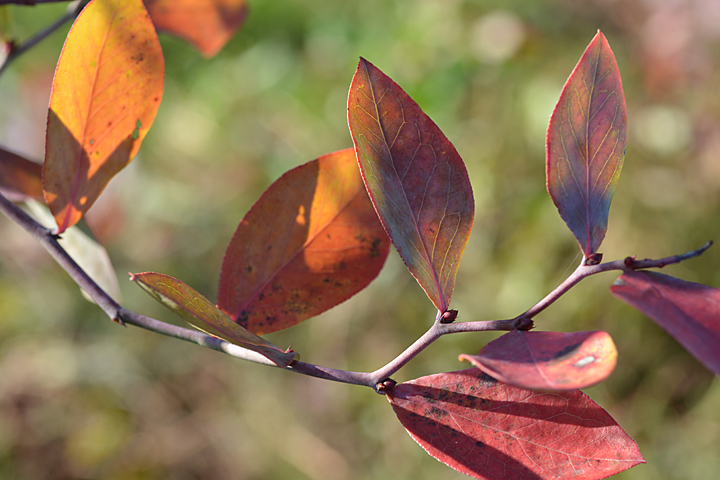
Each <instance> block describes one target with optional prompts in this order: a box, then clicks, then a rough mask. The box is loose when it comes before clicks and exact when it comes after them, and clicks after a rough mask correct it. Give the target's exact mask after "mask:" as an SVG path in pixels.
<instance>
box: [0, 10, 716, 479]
mask: <svg viewBox="0 0 720 480" xmlns="http://www.w3.org/2000/svg"><path fill="white" fill-rule="evenodd" d="M63 9H64V6H63V5H44V6H38V7H18V6H11V7H6V8H5V9H4V10H0V18H3V20H2V23H0V24H2V25H3V27H2V28H4V29H5V31H4V35H5V37H6V38H14V39H19V40H23V39H25V38H27V37H29V36H30V35H31V34H32V33H33V32H35V31H37V30H38V29H40V28H41V27H43V26H45V25H46V24H49V23H50V22H51V21H53V20H54V19H55V18H57V17H58V16H59V15H60V12H62V11H63ZM250 9H251V11H250V15H249V17H248V20H247V23H246V25H245V26H244V27H243V28H242V29H241V30H240V32H239V33H238V34H237V35H236V36H235V37H234V38H233V40H232V41H231V42H230V43H229V44H228V45H227V47H225V48H224V49H223V50H222V51H221V52H220V54H219V55H218V56H217V57H215V58H213V59H211V60H205V59H203V58H202V57H201V56H200V55H199V54H198V53H196V52H195V51H194V50H193V48H192V47H190V46H189V45H188V44H186V43H185V42H183V41H181V40H178V39H176V38H171V37H169V36H165V35H163V36H161V41H162V44H163V49H164V52H165V54H166V62H167V67H166V68H167V72H166V74H167V76H166V87H165V94H164V98H163V104H162V106H161V108H160V111H159V113H158V116H157V119H156V121H155V124H154V126H153V128H152V129H151V130H150V133H149V134H148V136H147V138H146V140H145V142H144V144H143V147H142V148H141V150H140V154H139V155H138V157H137V158H136V159H135V160H134V161H133V163H132V164H131V165H130V167H128V168H127V169H126V170H125V171H123V172H122V173H121V174H120V175H118V177H117V178H115V179H114V180H113V181H112V183H111V185H110V186H109V188H108V189H107V190H106V192H105V194H104V195H103V196H102V197H101V199H100V200H99V201H98V202H97V204H96V205H95V206H94V207H93V209H92V210H91V213H90V215H89V217H88V223H89V224H90V226H91V227H92V228H93V229H94V230H95V232H96V234H97V235H98V237H99V238H100V239H101V241H102V243H103V244H104V245H105V246H106V247H107V249H108V251H109V254H110V256H111V258H112V260H113V262H114V264H115V267H116V270H117V272H118V273H119V276H120V282H121V288H122V294H123V305H125V306H126V307H127V308H130V309H132V310H135V311H137V312H140V313H144V314H147V315H151V316H155V317H157V318H160V319H163V320H166V321H169V322H177V319H176V318H174V317H173V315H172V314H171V313H170V312H168V311H165V310H163V309H162V307H161V306H159V305H157V304H155V302H154V301H153V300H152V299H150V297H148V296H146V295H145V294H144V293H142V292H141V291H140V290H139V289H138V288H137V287H135V286H134V285H132V284H131V283H130V282H128V281H126V277H125V273H124V272H127V271H131V272H140V271H146V270H153V271H158V272H162V273H167V274H169V275H173V276H176V277H178V278H180V279H182V280H184V281H185V282H187V283H188V284H190V285H192V286H193V287H194V288H196V289H197V290H199V291H201V292H203V293H204V294H205V295H206V296H208V297H209V298H211V299H215V296H216V291H217V278H218V275H219V270H220V264H221V262H222V257H223V252H224V249H225V247H226V246H227V244H228V242H229V240H230V237H231V235H232V233H233V232H234V230H235V228H236V226H237V223H238V222H239V220H240V219H241V218H242V216H243V215H244V214H245V212H246V211H247V210H248V209H249V208H250V206H251V205H252V204H253V202H254V201H255V200H256V199H257V197H258V196H259V195H260V194H261V193H262V191H263V190H264V189H265V188H267V186H268V185H269V184H270V183H271V182H272V181H273V180H275V179H276V178H277V177H278V176H279V175H281V174H282V173H283V172H284V171H286V170H288V169H290V168H292V167H295V166H297V165H299V164H301V163H304V162H306V161H309V160H311V159H313V158H316V157H318V156H320V155H322V154H324V153H328V152H330V151H334V150H338V149H342V148H346V147H349V146H351V145H352V142H351V139H350V135H349V133H348V128H347V120H346V108H347V107H346V98H347V91H348V87H349V84H350V80H351V78H352V76H353V73H354V71H355V67H356V64H357V60H358V57H359V56H363V57H365V58H367V59H368V60H369V61H371V62H373V63H374V64H375V65H376V66H378V67H379V68H380V69H382V70H383V71H384V72H385V73H386V74H388V75H389V76H390V77H391V78H393V79H394V80H395V81H396V82H398V83H399V84H400V85H401V86H402V87H403V88H404V89H405V90H406V91H407V92H408V93H409V94H410V95H411V96H412V97H413V98H414V99H415V100H416V101H417V102H418V103H419V104H420V106H421V107H422V108H423V109H424V110H425V112H426V113H428V114H429V115H430V117H431V118H432V119H433V120H434V121H435V122H436V123H437V124H438V125H439V126H440V128H441V129H442V130H443V131H444V132H445V134H446V135H447V136H448V138H449V139H450V140H451V141H452V142H453V143H454V144H455V146H456V147H457V149H458V151H459V152H460V154H461V155H462V157H463V159H464V160H465V162H466V164H467V167H468V170H469V173H470V179H471V181H472V184H473V188H474V192H475V200H476V218H475V226H474V231H473V234H472V237H471V239H470V243H469V244H468V247H467V249H466V251H465V255H464V257H463V262H462V265H461V267H460V271H459V275H458V279H457V287H456V290H455V294H454V297H453V305H452V306H453V307H454V308H457V309H459V310H460V319H461V320H486V319H500V318H509V317H513V316H515V315H517V314H519V313H520V312H522V311H523V310H525V309H526V308H528V307H530V306H531V305H533V304H534V303H535V302H537V301H538V300H539V299H540V298H542V296H544V295H545V294H546V293H547V292H549V291H550V290H552V289H553V288H554V287H555V286H556V285H557V284H558V283H560V282H561V281H562V280H563V279H564V278H565V276H566V275H567V274H569V272H571V271H572V269H573V268H574V267H575V265H576V264H577V262H578V261H579V260H580V257H579V256H578V254H577V251H578V248H577V245H576V243H575V240H574V239H573V237H572V235H571V234H570V233H569V231H568V230H567V229H566V227H565V225H564V224H563V223H562V221H561V219H560V218H559V216H558V214H557V212H556V211H555V208H554V206H553V205H552V202H551V201H550V199H549V197H548V195H547V193H546V190H545V176H544V135H545V129H546V127H547V121H548V119H549V116H550V114H551V112H552V109H553V106H554V104H555V102H556V101H557V98H558V96H559V94H560V90H561V88H562V85H563V84H564V82H565V80H566V79H567V76H568V75H569V74H570V72H571V70H572V68H573V67H574V66H575V64H576V62H577V61H578V59H579V58H580V55H581V54H582V52H583V50H584V49H585V47H586V45H587V44H588V43H589V42H590V40H591V39H592V37H593V36H594V35H595V32H596V30H597V29H598V28H600V29H602V31H603V33H604V34H605V35H606V36H607V38H608V40H609V42H610V45H611V47H612V48H613V50H614V52H615V55H616V56H617V60H618V63H619V66H620V71H621V74H622V76H623V82H624V87H625V94H626V97H627V105H628V117H629V135H628V147H627V156H626V162H625V167H624V169H623V173H622V176H621V178H620V183H619V185H618V188H617V190H616V192H615V198H614V200H613V205H612V209H611V214H610V224H609V231H608V235H607V238H606V240H605V242H604V244H603V247H602V249H601V251H602V252H603V253H604V254H605V259H606V260H611V259H618V258H623V257H624V256H627V255H638V257H640V258H643V257H660V256H666V255H671V254H675V253H680V252H684V251H687V250H691V249H694V248H696V247H698V246H700V245H702V244H703V243H704V242H705V241H707V240H708V239H715V240H720V222H719V221H718V215H719V214H720V158H719V157H720V90H718V88H717V85H718V84H720V4H718V2H717V1H715V0H674V1H662V0H622V1H621V0H592V1H586V2H578V1H576V0H553V1H550V0H548V1H543V2H541V1H527V0H510V1H501V0H484V1H460V0H443V1H440V0H415V1H387V0H364V1H331V0H324V1H323V0H310V1H307V0H305V1H301V0H274V1H267V0H255V1H253V2H252V3H251V4H250ZM2 16H4V17H2ZM66 33H67V28H65V29H62V30H61V31H59V32H57V33H56V34H54V35H53V36H52V37H51V38H50V39H48V40H46V41H45V42H44V43H42V44H41V45H40V46H38V47H37V48H36V49H34V50H33V51H31V52H29V53H28V54H26V55H25V56H24V57H22V58H21V59H20V60H19V61H18V62H16V63H14V64H13V65H12V67H11V68H10V69H9V70H8V71H7V72H5V74H4V75H3V76H2V78H0V144H1V145H3V146H4V147H6V148H9V149H11V150H14V151H17V152H19V153H22V154H25V155H26V156H28V157H29V158H33V159H37V160H40V159H41V158H42V157H43V151H44V126H45V121H46V115H47V102H48V95H49V89H50V84H51V81H52V74H53V69H54V65H55V63H56V61H57V57H58V55H59V52H60V49H61V47H62V42H63V39H64V36H65V35H66ZM718 266H720V249H719V248H718V247H717V246H716V247H713V248H711V249H710V250H709V251H708V252H707V253H706V254H705V255H704V256H703V257H701V258H700V259H695V260H692V261H688V262H685V263H683V264H681V265H676V266H672V267H668V268H667V269H665V272H664V273H668V274H670V275H674V276H678V277H681V278H684V279H687V280H692V281H698V282H703V283H707V284H709V285H713V286H715V287H720V269H718ZM615 276H616V275H615V274H614V273H610V274H605V275H602V276H598V277H593V278H590V279H587V280H585V281H584V282H583V283H582V284H580V285H579V286H578V287H576V288H574V289H573V290H572V291H571V292H570V293H568V294H567V295H565V297H563V298H562V299H561V300H560V301H559V302H558V303H557V304H555V305H553V306H552V307H551V308H550V309H549V310H547V311H546V312H544V313H543V314H541V315H540V316H539V317H538V318H537V319H536V320H537V325H538V327H539V328H540V329H544V330H562V331H572V330H589V329H604V330H607V331H608V332H610V334H611V335H612V336H613V338H614V339H615V342H616V344H617V347H618V350H619V359H618V367H617V369H616V370H615V372H614V373H613V375H612V376H611V377H610V379H609V380H608V381H606V382H604V383H603V384H601V385H599V386H597V387H594V388H591V389H588V390H587V393H588V394H589V395H590V396H591V397H592V398H593V399H594V400H595V401H597V402H598V403H599V404H600V405H601V406H603V407H604V408H605V409H607V410H608V411H609V412H610V413H611V414H612V415H613V416H614V418H615V419H616V420H617V421H618V422H619V423H620V425H621V426H623V427H624V428H625V429H626V431H627V432H628V433H629V434H630V435H631V436H632V437H633V438H634V439H635V440H636V441H637V442H638V444H639V445H640V449H641V452H642V454H643V455H644V456H645V458H646V460H647V461H648V463H647V465H641V466H638V467H635V468H633V469H631V470H629V471H627V472H624V473H622V474H620V475H618V476H617V477H616V478H619V479H633V480H635V479H653V480H658V479H703V480H705V479H708V478H711V477H713V476H714V475H717V472H718V471H720V456H718V446H719V445H720V410H719V409H718V405H720V382H718V381H717V380H716V379H715V377H714V376H713V375H712V374H711V373H710V372H709V371H708V370H706V369H705V368H704V367H703V366H702V365H700V364H699V363H698V362H697V361H696V360H695V359H694V358H693V357H691V356H690V355H689V354H688V353H686V352H685V351H684V350H683V349H682V348H681V347H680V346H679V345H678V344H677V343H676V342H675V341H674V340H673V339H672V338H671V337H669V336H668V335H667V334H665V333H664V332H663V331H662V330H661V329H660V328H659V327H657V326H656V325H655V324H653V323H652V322H651V321H650V320H648V319H647V318H645V317H644V316H642V315H641V314H639V313H637V312H635V311H634V310H632V309H631V308H630V307H628V306H626V305H624V304H623V303H621V302H620V301H617V300H615V299H613V298H612V297H611V296H610V295H609V293H608V290H607V287H608V286H609V285H610V284H611V283H612V281H613V279H614V278H615ZM434 314H435V313H434V311H433V308H432V305H431V304H430V302H429V301H428V300H427V299H426V298H425V296H424V294H423V292H422V291H421V289H420V288H419V287H418V286H417V284H416V283H415V282H414V280H413V279H412V278H411V277H410V275H409V274H408V273H407V271H406V270H405V268H404V266H403V265H402V262H401V261H400V260H399V257H398V256H397V254H396V253H395V252H392V253H391V256H390V258H389V259H388V262H387V265H386V267H385V269H384V270H383V272H382V273H381V275H380V277H379V278H378V279H377V280H375V282H373V284H371V286H370V287H369V288H368V289H367V290H365V291H363V292H361V293H360V294H359V295H357V296H356V297H354V298H353V299H351V300H350V301H348V302H346V303H345V304H343V305H341V306H338V307H336V308H334V309H332V310H331V311H329V312H327V313H325V314H323V315H321V316H319V317H317V318H315V319H312V320H309V321H307V322H305V323H303V324H301V325H299V326H297V327H294V328H292V329H290V330H288V331H285V332H280V333H277V334H273V335H271V336H270V337H271V340H272V341H273V342H275V343H276V344H278V345H281V346H287V345H290V344H292V346H293V348H294V349H295V350H296V351H298V352H300V354H301V356H302V358H303V360H305V361H308V362H313V363H319V364H322V365H328V366H334V367H338V368H347V369H353V370H373V369H375V368H377V367H379V366H381V365H383V364H385V363H386V362H387V361H389V360H390V359H391V358H393V357H394V356H395V355H396V354H398V353H399V352H400V351H401V350H402V349H404V348H405V347H406V346H407V345H409V344H410V343H411V342H412V341H413V340H415V339H416V338H417V337H418V336H419V335H421V334H422V333H423V332H424V331H425V329H426V328H427V327H428V326H429V325H430V324H431V323H432V320H433V318H434ZM496 336H497V335H495V334H466V335H455V336H451V337H446V338H443V339H441V340H440V341H438V342H436V343H435V344H434V345H432V346H431V347H430V348H428V349H427V350H426V351H425V352H423V353H422V354H421V355H420V356H419V357H418V358H416V359H415V360H414V361H413V362H412V363H410V364H409V365H408V366H407V367H405V368H404V369H403V370H401V371H400V372H399V373H398V375H397V376H396V379H397V380H399V381H404V380H408V379H411V378H415V377H418V376H422V375H428V374H432V373H437V372H442V371H450V370H459V369H463V368H467V367H468V365H467V364H462V363H460V362H458V361H457V355H458V354H459V353H463V352H466V353H476V352H477V351H478V350H479V349H480V348H481V347H482V345H484V344H485V343H487V342H488V341H490V340H492V339H493V338H495V337H496ZM386 403H387V402H386V400H385V398H383V397H382V396H378V395H376V394H375V393H373V392H372V391H370V390H369V389H367V388H360V387H353V386H347V385H341V384H333V383H331V382H324V381H320V380H315V379H311V378H307V377H302V376H299V375H292V374H290V373H287V372H283V371H280V370H275V369H271V368H267V367H262V366H258V365H254V364H246V363H243V362H241V361H239V360H236V359H233V358H231V357H227V356H225V355H222V354H219V353H217V352H214V351H210V350H207V349H203V348H201V347H198V346H195V345H192V344H187V343H184V342H181V341H178V340H174V339H170V338H165V337H162V336H159V335H155V334H152V333H149V332H146V331H143V330H139V329H136V328H133V327H128V328H122V327H120V326H118V325H117V324H114V323H112V322H110V321H109V320H108V319H107V318H106V317H105V316H104V314H103V313H102V312H101V311H100V310H99V309H98V308H97V307H95V306H94V305H92V304H90V303H88V302H86V301H85V300H83V298H82V296H81V295H80V293H79V291H78V289H77V287H76V286H75V285H74V284H73V282H72V281H70V279H69V278H68V277H67V275H66V274H65V273H64V272H63V271H62V270H61V269H60V268H59V267H57V266H56V265H55V264H54V263H53V262H52V261H51V260H50V258H49V256H48V255H47V254H46V253H45V252H44V250H42V248H41V247H40V246H39V244H37V243H36V242H34V241H33V240H32V239H31V238H30V237H29V236H28V235H26V234H25V233H24V232H23V231H22V230H21V229H20V228H19V227H17V226H15V225H14V224H11V223H10V222H9V221H8V220H7V219H6V218H5V217H0V478H8V479H64V478H88V479H95V478H98V479H99V478H102V479H109V480H125V479H127V480H129V479H178V480H185V479H286V478H293V479H323V480H325V479H328V480H351V479H370V478H373V479H376V478H383V479H384V478H392V479H430V478H432V479H438V478H447V479H452V478H464V477H463V476H462V475H460V474H458V473H456V472H454V471H452V470H450V469H448V468H447V467H445V466H444V465H442V464H440V463H439V462H437V461H435V460H434V459H432V458H431V457H429V456H428V455H427V454H426V453H425V452H424V451H423V450H422V449H421V448H419V447H418V446H417V445H416V444H415V443H414V442H413V441H412V440H411V439H410V438H409V437H408V436H407V435H406V433H405V431H404V429H403V428H402V427H401V425H400V424H399V423H398V422H397V421H396V420H395V417H394V415H393V413H392V411H391V409H390V407H389V406H388V405H387V404H386Z"/></svg>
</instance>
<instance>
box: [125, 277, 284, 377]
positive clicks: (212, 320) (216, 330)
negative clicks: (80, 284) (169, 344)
mask: <svg viewBox="0 0 720 480" xmlns="http://www.w3.org/2000/svg"><path fill="white" fill-rule="evenodd" d="M130 280H132V281H133V282H135V283H137V284H138V285H139V286H140V287H141V288H142V289H143V290H145V291H146V292H147V293H148V294H149V295H150V296H151V297H153V298H154V299H155V300H157V301H158V302H160V303H162V304H163V305H164V306H166V307H167V308H169V309H170V310H172V311H173V312H175V313H176V314H177V315H179V316H180V317H181V318H182V319H183V320H185V321H186V322H188V323H189V324H191V325H193V326H195V327H197V328H198V329H200V330H202V331H203V332H206V333H209V334H210V335H214V336H216V337H218V338H222V339H224V340H227V341H228V342H230V343H234V344H235V345H239V346H241V347H244V348H247V349H249V350H253V351H255V352H258V353H261V354H263V355H265V356H266V357H267V358H269V359H270V360H272V361H273V362H275V363H276V364H277V365H280V366H288V365H290V363H291V362H292V360H293V359H294V358H295V354H294V353H292V352H284V351H283V350H281V349H280V348H278V347H276V346H275V345H273V344H272V343H270V342H268V341H267V340H265V339H264V338H262V337H258V336H257V335H255V334H254V333H252V332H251V331H249V330H247V329H245V328H243V327H241V326H240V325H238V324H237V323H235V322H233V321H232V319H231V318H230V317H228V316H227V315H225V313H223V312H222V311H220V310H219V309H218V308H217V307H216V306H215V305H213V304H212V302H210V300H208V299H207V298H205V297H204V296H202V295H201V294H200V293H198V292H197V291H195V290H194V289H192V288H191V287H189V286H188V285H187V284H185V283H183V282H181V281H180V280H178V279H176V278H173V277H170V276H168V275H163V274H160V273H154V272H146V273H138V274H131V275H130Z"/></svg>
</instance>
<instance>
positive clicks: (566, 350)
mask: <svg viewBox="0 0 720 480" xmlns="http://www.w3.org/2000/svg"><path fill="white" fill-rule="evenodd" d="M580 345H582V343H576V344H575V345H568V346H567V347H565V348H563V349H562V350H560V351H559V352H557V353H556V354H555V355H554V356H553V357H552V360H557V359H558V358H562V357H564V356H566V355H569V354H570V353H573V352H574V351H575V350H577V349H578V348H579V347H580Z"/></svg>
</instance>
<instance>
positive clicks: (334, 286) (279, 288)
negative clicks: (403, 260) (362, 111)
mask: <svg viewBox="0 0 720 480" xmlns="http://www.w3.org/2000/svg"><path fill="white" fill-rule="evenodd" d="M389 249H390V241H389V239H388V238H387V235H386V234H385V231H384V230H383V228H382V225H380V221H379V220H378V218H377V215H376V214H375V210H374V209H373V207H372V204H371V203H370V199H369V198H368V195H367V192H366V191H365V188H364V187H363V183H362V180H361V178H360V172H359V171H358V168H357V163H356V162H355V153H354V152H353V150H352V149H350V148H348V149H345V150H340V151H338V152H334V153H331V154H328V155H325V156H322V157H320V158H318V159H316V160H313V161H311V162H309V163H306V164H305V165H301V166H300V167H297V168H295V169H293V170H291V171H289V172H287V173H286V174H285V175H283V176H282V177H280V178H279V179H278V180H277V181H276V182H275V183H273V184H272V185H271V186H270V188H268V189H267V191H266V192H265V193H264V194H263V195H262V196H261V197H260V199H259V200H258V201H257V203H256V204H255V205H254V206H253V207H252V209H250V211H249V212H248V213H247V215H246V216H245V218H243V220H242V221H241V222H240V225H238V228H237V230H236V232H235V235H234V236H233V238H232V240H231V242H230V245H229V246H228V249H227V251H226V253H225V259H224V260H223V266H222V272H221V275H220V286H219V288H218V306H219V307H220V308H221V309H222V310H223V311H225V312H227V313H228V315H230V316H231V317H232V318H233V319H235V320H236V321H237V322H238V323H239V324H240V325H242V326H244V327H246V328H247V329H249V330H251V331H253V332H256V333H268V332H274V331H277V330H282V329H284V328H288V327H291V326H293V325H295V324H297V323H299V322H301V321H303V320H305V319H307V318H310V317H312V316H314V315H317V314H319V313H321V312H323V311H325V310H327V309H329V308H331V307H334V306H335V305H337V304H339V303H341V302H343V301H345V300H347V299H348V298H350V297H351V296H353V295H355V294H356V293H357V292H359V291H360V290H362V289H363V288H365V287H366V286H367V285H368V284H369V283H370V282H371V281H372V280H373V279H374V278H375V277H376V276H377V275H378V273H379V272H380V269H381V268H382V266H383V264H384V263H385V259H386V258H387V254H388V251H389Z"/></svg>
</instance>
